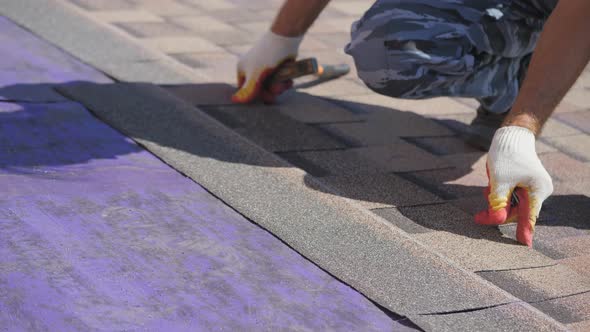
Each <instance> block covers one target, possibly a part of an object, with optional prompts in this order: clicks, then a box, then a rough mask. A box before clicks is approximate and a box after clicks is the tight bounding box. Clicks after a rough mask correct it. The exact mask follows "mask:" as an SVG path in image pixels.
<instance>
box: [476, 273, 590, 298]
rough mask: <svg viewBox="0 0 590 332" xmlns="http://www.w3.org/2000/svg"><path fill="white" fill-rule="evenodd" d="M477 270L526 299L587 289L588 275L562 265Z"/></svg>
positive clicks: (589, 285)
mask: <svg viewBox="0 0 590 332" xmlns="http://www.w3.org/2000/svg"><path fill="white" fill-rule="evenodd" d="M478 274H479V275H480V276H482V277H484V278H485V279H487V280H489V281H491V282H492V283H494V284H496V285H497V286H499V287H500V288H502V289H504V290H506V291H508V292H510V293H512V294H513V295H514V296H516V297H518V298H520V299H522V300H523V301H527V302H541V301H546V300H550V299H554V298H558V297H564V296H569V295H574V294H580V293H584V292H589V291H590V278H588V277H586V276H582V275H579V274H577V273H576V272H575V271H573V270H571V269H569V268H568V267H567V266H564V265H553V266H547V267H539V268H531V269H520V270H508V271H490V272H479V273H478ZM566 280H567V282H564V281H566Z"/></svg>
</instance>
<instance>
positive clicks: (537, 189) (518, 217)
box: [475, 126, 553, 247]
mask: <svg viewBox="0 0 590 332" xmlns="http://www.w3.org/2000/svg"><path fill="white" fill-rule="evenodd" d="M487 170H488V179H489V186H488V188H487V190H486V196H487V199H488V205H489V206H488V210H486V211H482V212H480V213H478V214H477V215H476V216H475V221H476V223H478V224H482V225H501V224H505V223H510V222H517V227H516V239H517V240H518V242H520V243H522V244H525V245H527V246H529V247H530V246H532V244H533V233H534V229H535V223H536V222H537V218H538V216H539V212H540V211H541V206H542V205H543V202H544V201H545V199H547V197H549V196H550V195H551V193H552V192H553V183H552V181H551V177H550V176H549V173H547V171H546V170H545V168H544V167H543V165H542V164H541V161H540V160H539V157H538V156H537V153H536V151H535V135H534V134H533V133H532V132H531V131H530V130H528V129H526V128H523V127H516V126H509V127H503V128H500V129H498V130H497V131H496V134H495V135H494V139H493V140H492V145H491V147H490V151H489V153H488V159H487ZM513 191H514V194H515V196H516V199H515V200H514V202H513V203H514V204H511V200H512V197H513Z"/></svg>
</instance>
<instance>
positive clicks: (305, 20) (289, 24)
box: [271, 0, 330, 37]
mask: <svg viewBox="0 0 590 332" xmlns="http://www.w3.org/2000/svg"><path fill="white" fill-rule="evenodd" d="M328 2H330V0H287V1H285V3H284V4H283V7H282V8H281V10H280V11H279V13H278V14H277V17H276V18H275V20H274V22H273V24H272V27H271V30H272V32H274V33H276V34H277V35H280V36H285V37H298V36H301V35H303V34H305V32H306V31H307V29H309V27H310V26H311V25H312V24H313V22H314V21H315V19H316V18H317V17H318V15H319V14H320V13H321V12H322V10H323V9H324V8H325V7H326V5H327V4H328Z"/></svg>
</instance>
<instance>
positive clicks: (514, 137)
mask: <svg viewBox="0 0 590 332" xmlns="http://www.w3.org/2000/svg"><path fill="white" fill-rule="evenodd" d="M523 150H525V151H535V134H533V132H532V131H531V130H529V129H527V128H524V127H519V126H508V127H502V128H500V129H498V130H497V131H496V133H495V134H494V139H493V140H492V146H491V147H490V151H498V152H499V151H504V152H518V151H523Z"/></svg>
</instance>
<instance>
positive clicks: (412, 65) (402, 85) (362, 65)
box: [345, 17, 419, 98]
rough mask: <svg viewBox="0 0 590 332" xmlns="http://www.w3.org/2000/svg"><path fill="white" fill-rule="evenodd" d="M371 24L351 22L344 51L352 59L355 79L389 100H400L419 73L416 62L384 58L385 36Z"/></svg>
mask: <svg viewBox="0 0 590 332" xmlns="http://www.w3.org/2000/svg"><path fill="white" fill-rule="evenodd" d="M379 24H380V23H379ZM373 25H378V24H376V23H374V22H373V20H371V19H367V18H366V17H364V18H363V19H361V20H360V21H357V22H355V23H354V24H353V26H352V32H351V41H350V43H348V45H346V47H345V52H346V53H347V54H349V55H350V56H352V58H353V59H354V63H355V66H356V69H357V73H358V77H359V78H360V79H361V80H362V81H363V82H364V83H365V85H366V86H367V87H368V88H370V89H371V90H373V91H375V92H377V93H380V94H384V95H388V96H391V97H398V98H401V97H404V96H405V94H406V92H408V91H410V90H412V89H413V88H414V85H413V84H414V78H416V75H417V74H419V73H418V72H417V71H416V68H418V66H416V61H414V60H412V61H404V60H410V58H408V59H392V58H391V56H390V55H388V54H389V53H390V52H389V50H388V49H387V46H386V38H385V37H386V35H385V34H382V33H380V32H379V31H378V30H376V29H377V28H376V27H375V26H373ZM396 60H401V61H396ZM412 73H413V74H412Z"/></svg>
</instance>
